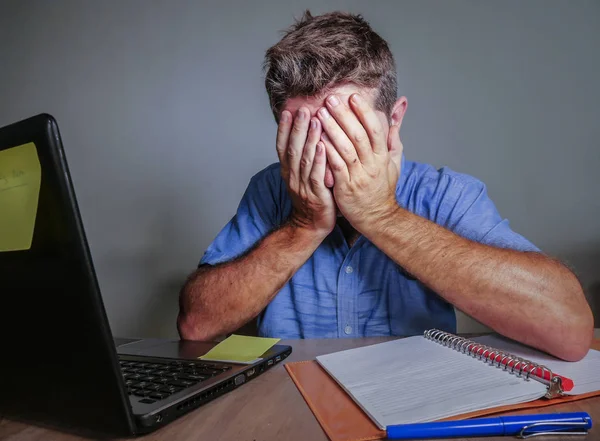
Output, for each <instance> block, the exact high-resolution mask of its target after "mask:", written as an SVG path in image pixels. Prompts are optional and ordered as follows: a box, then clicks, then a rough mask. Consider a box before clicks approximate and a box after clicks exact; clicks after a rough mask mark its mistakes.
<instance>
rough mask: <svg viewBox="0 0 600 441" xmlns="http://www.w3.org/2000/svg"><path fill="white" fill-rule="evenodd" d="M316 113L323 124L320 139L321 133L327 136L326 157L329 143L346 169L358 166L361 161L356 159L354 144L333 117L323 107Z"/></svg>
mask: <svg viewBox="0 0 600 441" xmlns="http://www.w3.org/2000/svg"><path fill="white" fill-rule="evenodd" d="M317 114H318V115H319V119H320V120H321V124H322V125H323V134H322V135H321V139H323V135H325V136H328V138H329V139H324V141H325V147H326V150H327V158H328V159H329V149H328V148H327V147H328V143H329V144H331V146H333V147H334V148H335V149H336V150H337V152H338V156H340V157H341V158H342V159H343V160H344V162H345V163H346V166H347V168H348V169H350V170H352V169H356V168H357V167H360V166H361V162H360V161H359V159H358V154H357V153H356V149H355V148H354V145H353V144H352V142H351V141H350V139H349V138H348V136H347V135H346V133H345V132H344V131H343V130H342V128H341V127H340V126H339V124H338V123H337V122H336V120H335V118H333V117H332V116H331V114H330V113H329V111H328V110H327V109H326V108H325V107H322V108H321V109H319V111H318V112H317ZM331 168H332V170H333V164H331ZM334 175H335V171H334Z"/></svg>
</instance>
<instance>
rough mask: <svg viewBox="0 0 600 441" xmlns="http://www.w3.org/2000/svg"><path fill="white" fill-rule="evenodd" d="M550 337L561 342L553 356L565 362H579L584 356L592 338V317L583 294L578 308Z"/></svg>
mask: <svg viewBox="0 0 600 441" xmlns="http://www.w3.org/2000/svg"><path fill="white" fill-rule="evenodd" d="M556 331H558V332H556ZM552 335H554V336H555V337H556V339H557V341H560V342H561V344H560V347H559V348H557V351H556V353H555V354H554V355H556V356H557V357H559V358H562V359H563V360H566V361H579V360H581V359H582V358H583V357H585V356H586V354H587V353H588V351H589V350H590V347H591V345H592V340H593V338H594V316H593V314H592V310H591V309H590V306H589V305H588V303H587V301H586V300H585V296H584V295H583V292H582V293H581V302H580V304H579V305H578V307H577V308H576V309H575V310H574V311H571V312H570V313H569V316H568V317H565V320H564V322H563V326H562V329H557V330H555V332H553V333H552ZM561 335H562V337H561Z"/></svg>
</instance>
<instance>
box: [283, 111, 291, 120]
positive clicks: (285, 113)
mask: <svg viewBox="0 0 600 441" xmlns="http://www.w3.org/2000/svg"><path fill="white" fill-rule="evenodd" d="M289 120H290V112H287V111H286V112H283V113H282V114H281V122H282V123H286V122H289Z"/></svg>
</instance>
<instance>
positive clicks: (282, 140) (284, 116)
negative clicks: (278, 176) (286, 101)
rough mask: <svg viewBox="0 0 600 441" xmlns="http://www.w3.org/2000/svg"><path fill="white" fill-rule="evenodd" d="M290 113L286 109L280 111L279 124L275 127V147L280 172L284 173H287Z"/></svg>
mask: <svg viewBox="0 0 600 441" xmlns="http://www.w3.org/2000/svg"><path fill="white" fill-rule="evenodd" d="M291 122H292V114H291V113H290V112H288V111H287V110H284V111H283V112H281V117H280V118H279V126H278V127H277V141H276V143H275V145H276V148H277V156H278V157H279V162H280V164H281V169H282V172H284V175H286V174H287V170H288V164H287V156H286V151H287V145H288V140H289V137H290V129H291V127H292V124H291Z"/></svg>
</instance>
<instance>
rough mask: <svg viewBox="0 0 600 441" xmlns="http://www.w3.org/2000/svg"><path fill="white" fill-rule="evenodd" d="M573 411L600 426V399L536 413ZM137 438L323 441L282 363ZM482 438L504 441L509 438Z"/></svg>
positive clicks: (351, 342)
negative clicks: (586, 415)
mask: <svg viewBox="0 0 600 441" xmlns="http://www.w3.org/2000/svg"><path fill="white" fill-rule="evenodd" d="M597 334H598V333H597ZM386 340H389V339H386V338H366V339H334V340H293V341H285V342H282V343H285V344H290V345H292V347H293V353H292V355H291V357H290V358H288V360H287V361H299V360H308V359H313V358H314V357H315V356H317V355H321V354H327V353H329V352H335V351H341V350H344V349H350V348H356V347H359V346H365V345H369V344H374V343H379V342H382V341H386ZM0 393H1V391H0ZM576 411H585V412H588V413H589V414H590V415H591V416H592V418H593V420H594V422H596V424H598V423H600V397H597V398H591V399H588V400H583V401H578V402H574V403H570V404H562V405H557V406H553V407H551V408H546V409H540V410H539V411H538V412H576ZM83 439H86V438H81V437H78V436H75V435H71V434H65V433H61V432H56V431H52V430H47V429H42V428H39V427H35V426H29V425H26V424H22V423H17V422H13V421H9V420H6V419H0V440H3V441H33V440H35V441H46V440H52V441H74V440H83ZM139 439H140V440H143V441H147V440H156V441H159V440H169V441H180V440H181V441H188V440H189V441H192V440H193V441H204V440H208V441H228V440H235V441H276V440H277V441H279V440H289V441H295V440H298V441H300V440H301V441H306V440H311V441H326V440H327V437H326V435H325V433H324V432H323V430H322V429H321V426H319V423H318V422H317V420H316V419H315V417H314V416H313V414H312V412H311V411H310V409H309V408H308V406H307V405H306V404H305V402H304V400H303V398H302V396H301V395H300V393H299V392H298V390H297V389H296V386H295V385H294V383H293V382H292V380H290V378H289V376H288V374H287V372H286V371H285V369H284V367H283V365H279V366H277V367H275V368H273V369H272V370H271V371H269V372H267V373H265V374H264V375H261V376H260V377H257V378H256V379H254V380H252V381H250V382H249V383H248V384H246V385H244V386H242V387H241V388H240V389H238V390H236V391H233V392H231V393H228V394H226V395H224V396H222V397H220V398H218V399H216V400H215V401H213V402H211V403H209V404H207V405H206V406H203V407H201V408H199V409H196V410H194V411H193V412H191V413H189V414H188V415H186V416H184V417H182V418H180V419H178V420H176V421H174V422H172V423H171V424H169V425H168V426H166V427H164V428H162V429H160V430H158V431H157V432H154V433H152V434H150V435H147V436H144V437H142V438H139ZM485 439H486V440H498V441H500V440H503V441H506V439H507V438H485ZM536 439H537V438H536ZM543 439H552V440H563V439H564V440H565V441H566V440H569V439H570V440H571V441H572V440H573V437H570V438H569V437H566V436H565V437H560V436H553V437H552V438H543ZM583 439H585V440H592V439H600V426H596V427H595V428H594V429H592V432H591V433H590V435H588V436H587V437H586V438H583ZM470 440H472V438H471V439H470Z"/></svg>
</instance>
